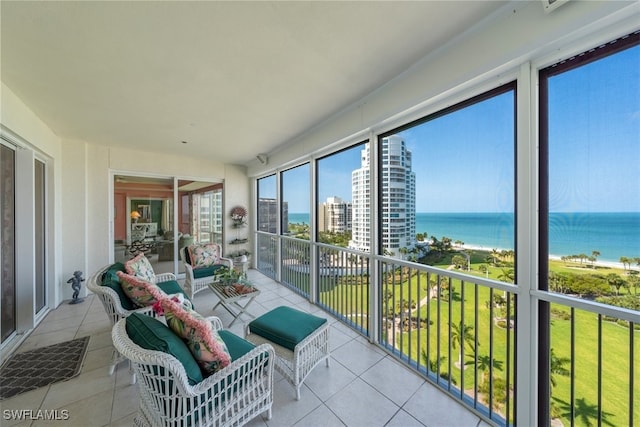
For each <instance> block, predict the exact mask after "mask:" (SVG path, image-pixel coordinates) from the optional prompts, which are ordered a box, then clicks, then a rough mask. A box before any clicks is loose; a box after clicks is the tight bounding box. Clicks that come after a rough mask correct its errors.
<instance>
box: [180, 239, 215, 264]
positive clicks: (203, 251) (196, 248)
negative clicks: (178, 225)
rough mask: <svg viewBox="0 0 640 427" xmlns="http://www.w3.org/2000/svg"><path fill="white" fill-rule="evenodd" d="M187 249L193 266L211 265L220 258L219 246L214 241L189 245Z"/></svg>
mask: <svg viewBox="0 0 640 427" xmlns="http://www.w3.org/2000/svg"><path fill="white" fill-rule="evenodd" d="M188 249H189V258H190V259H191V265H192V266H193V268H200V267H209V266H212V265H214V264H216V263H217V262H218V259H219V258H220V246H218V245H217V244H214V243H210V244H205V245H190V246H189V248H188Z"/></svg>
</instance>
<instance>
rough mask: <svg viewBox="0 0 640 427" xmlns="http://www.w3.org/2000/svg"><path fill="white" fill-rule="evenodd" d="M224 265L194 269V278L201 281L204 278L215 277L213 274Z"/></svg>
mask: <svg viewBox="0 0 640 427" xmlns="http://www.w3.org/2000/svg"><path fill="white" fill-rule="evenodd" d="M222 267H223V265H222V264H213V265H210V266H208V267H199V268H194V269H193V278H194V279H200V278H202V277H209V276H213V274H214V273H215V272H216V271H217V270H218V269H219V268H222Z"/></svg>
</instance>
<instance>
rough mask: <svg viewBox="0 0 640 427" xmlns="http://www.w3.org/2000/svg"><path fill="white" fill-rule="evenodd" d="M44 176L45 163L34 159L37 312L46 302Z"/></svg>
mask: <svg viewBox="0 0 640 427" xmlns="http://www.w3.org/2000/svg"><path fill="white" fill-rule="evenodd" d="M45 188H46V176H45V163H44V162H42V161H40V160H38V159H35V160H34V196H35V197H34V210H33V212H34V214H35V223H34V231H35V233H34V238H35V245H34V262H35V271H34V273H35V309H36V314H38V313H39V312H40V311H41V310H42V309H43V308H45V307H46V304H47V292H46V291H47V275H46V271H47V268H46V267H47V265H46V260H47V252H46V244H47V241H46V236H47V233H46V222H45V220H46V192H45Z"/></svg>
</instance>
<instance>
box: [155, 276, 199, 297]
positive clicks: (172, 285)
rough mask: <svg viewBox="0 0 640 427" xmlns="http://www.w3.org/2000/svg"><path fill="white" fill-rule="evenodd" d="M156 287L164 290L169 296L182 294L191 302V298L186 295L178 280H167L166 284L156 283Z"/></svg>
mask: <svg viewBox="0 0 640 427" xmlns="http://www.w3.org/2000/svg"><path fill="white" fill-rule="evenodd" d="M156 285H158V287H159V288H160V289H162V290H163V291H164V293H165V294H167V295H173V294H182V295H184V298H185V299H188V300H189V301H191V299H190V298H189V296H188V295H187V294H185V293H184V289H182V286H180V284H179V283H178V282H177V281H176V280H167V281H166V282H158V283H156Z"/></svg>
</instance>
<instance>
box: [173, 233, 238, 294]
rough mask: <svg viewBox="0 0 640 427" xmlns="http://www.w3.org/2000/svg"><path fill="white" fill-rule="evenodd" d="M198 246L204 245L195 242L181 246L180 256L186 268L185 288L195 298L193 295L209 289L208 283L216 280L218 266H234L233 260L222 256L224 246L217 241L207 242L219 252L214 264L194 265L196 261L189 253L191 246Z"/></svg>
mask: <svg viewBox="0 0 640 427" xmlns="http://www.w3.org/2000/svg"><path fill="white" fill-rule="evenodd" d="M198 246H202V245H200V244H198V243H194V244H192V245H189V246H185V247H184V248H180V258H181V259H182V263H183V264H184V269H185V279H184V290H185V292H186V293H187V295H188V296H189V298H193V296H194V295H195V294H197V293H198V292H200V291H202V290H204V289H207V285H209V283H213V282H214V280H215V270H216V269H217V267H218V266H226V267H228V268H233V260H231V259H230V258H224V257H223V256H222V247H221V246H220V245H219V244H217V243H207V244H206V246H208V247H211V248H213V250H214V251H215V252H216V253H217V256H215V257H216V258H217V259H216V260H215V262H214V264H212V265H209V266H208V267H204V268H198V267H197V266H195V265H194V264H195V263H194V262H193V260H192V259H191V256H190V255H189V248H190V247H191V248H195V247H198Z"/></svg>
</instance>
